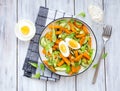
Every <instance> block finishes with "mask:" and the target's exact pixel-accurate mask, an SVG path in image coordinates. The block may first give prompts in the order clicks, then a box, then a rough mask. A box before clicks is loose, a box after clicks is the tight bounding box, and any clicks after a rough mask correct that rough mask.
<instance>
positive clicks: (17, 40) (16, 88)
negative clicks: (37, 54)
mask: <svg viewBox="0 0 120 91" xmlns="http://www.w3.org/2000/svg"><path fill="white" fill-rule="evenodd" d="M16 22H18V0H16ZM16 91H18V38H16Z"/></svg>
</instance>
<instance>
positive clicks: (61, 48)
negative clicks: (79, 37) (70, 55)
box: [60, 44, 67, 53]
mask: <svg viewBox="0 0 120 91" xmlns="http://www.w3.org/2000/svg"><path fill="white" fill-rule="evenodd" d="M60 50H61V51H62V52H64V53H65V52H66V51H67V50H66V46H65V45H64V44H61V45H60Z"/></svg>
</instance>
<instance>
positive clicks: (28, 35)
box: [15, 20, 36, 41]
mask: <svg viewBox="0 0 120 91" xmlns="http://www.w3.org/2000/svg"><path fill="white" fill-rule="evenodd" d="M35 32H36V29H35V25H34V24H33V23H32V22H31V21H29V20H20V21H19V22H18V23H17V24H16V27H15V34H16V36H17V37H18V38H19V39H20V40H23V41H28V40H30V39H32V38H33V37H34V35H35Z"/></svg>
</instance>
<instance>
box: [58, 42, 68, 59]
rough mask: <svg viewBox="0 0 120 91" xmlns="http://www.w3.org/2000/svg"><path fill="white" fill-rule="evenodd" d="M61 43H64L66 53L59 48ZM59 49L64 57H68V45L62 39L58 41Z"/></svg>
mask: <svg viewBox="0 0 120 91" xmlns="http://www.w3.org/2000/svg"><path fill="white" fill-rule="evenodd" d="M62 44H63V45H65V48H66V53H64V52H62V50H61V49H60V46H61V45H62ZM59 50H60V52H61V53H62V55H63V56H64V57H68V56H69V54H70V51H69V48H68V45H67V44H66V43H65V42H64V41H61V42H60V43H59Z"/></svg>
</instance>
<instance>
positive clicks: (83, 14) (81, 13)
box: [78, 12, 86, 18]
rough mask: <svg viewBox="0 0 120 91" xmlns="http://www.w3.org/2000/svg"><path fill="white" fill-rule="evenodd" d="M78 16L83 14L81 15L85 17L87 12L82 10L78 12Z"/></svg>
mask: <svg viewBox="0 0 120 91" xmlns="http://www.w3.org/2000/svg"><path fill="white" fill-rule="evenodd" d="M78 16H81V17H83V18H84V17H85V16H86V14H85V12H80V13H79V14H78Z"/></svg>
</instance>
